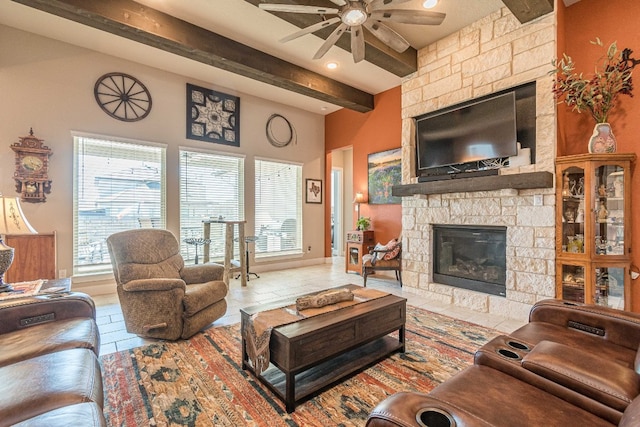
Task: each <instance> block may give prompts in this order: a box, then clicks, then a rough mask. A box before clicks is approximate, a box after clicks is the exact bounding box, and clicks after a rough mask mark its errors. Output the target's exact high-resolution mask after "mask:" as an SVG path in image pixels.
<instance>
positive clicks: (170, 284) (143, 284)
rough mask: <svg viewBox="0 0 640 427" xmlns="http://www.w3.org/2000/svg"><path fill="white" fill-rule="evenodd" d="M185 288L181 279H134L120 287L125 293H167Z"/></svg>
mask: <svg viewBox="0 0 640 427" xmlns="http://www.w3.org/2000/svg"><path fill="white" fill-rule="evenodd" d="M185 288H186V284H185V283H184V280H182V279H136V280H131V281H129V282H127V283H124V284H123V285H122V289H124V290H125V291H127V292H144V291H168V290H171V289H182V290H184V289H185Z"/></svg>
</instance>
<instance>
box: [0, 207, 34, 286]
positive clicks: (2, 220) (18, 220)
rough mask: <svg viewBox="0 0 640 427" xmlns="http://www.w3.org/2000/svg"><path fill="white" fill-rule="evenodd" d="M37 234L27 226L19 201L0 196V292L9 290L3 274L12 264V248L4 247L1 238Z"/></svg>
mask: <svg viewBox="0 0 640 427" xmlns="http://www.w3.org/2000/svg"><path fill="white" fill-rule="evenodd" d="M37 233H38V232H37V231H36V230H34V228H33V227H32V226H31V224H29V221H27V218H25V216H24V213H22V209H21V208H20V200H19V199H18V198H17V197H7V196H3V195H2V194H0V292H3V291H7V290H10V289H11V287H10V286H9V285H5V283H4V281H3V278H4V273H5V272H6V271H7V270H8V269H9V267H11V263H12V262H13V248H11V247H9V246H7V245H5V243H4V242H3V241H2V237H3V236H4V235H5V234H37Z"/></svg>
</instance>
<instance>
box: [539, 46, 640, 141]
mask: <svg viewBox="0 0 640 427" xmlns="http://www.w3.org/2000/svg"><path fill="white" fill-rule="evenodd" d="M591 43H592V44H595V45H598V46H601V47H604V45H603V44H602V41H601V40H600V39H599V38H596V40H595V41H592V42H591ZM631 53H632V50H631V49H623V50H622V51H620V50H618V46H617V44H616V42H613V43H611V45H609V47H608V49H607V51H606V54H605V55H603V56H602V57H601V58H600V59H598V61H597V62H596V68H595V72H594V74H593V75H592V76H588V77H585V76H584V75H583V73H576V72H575V64H574V62H573V59H571V57H570V56H568V55H567V54H563V55H562V59H559V60H557V59H556V60H554V61H552V65H553V66H554V69H553V70H552V71H550V72H549V74H551V75H556V76H557V78H556V81H555V83H554V86H553V93H554V95H555V97H556V99H559V100H561V101H563V102H564V103H565V104H567V105H568V106H570V107H571V109H572V110H573V111H576V112H578V113H582V112H585V111H586V112H589V113H590V114H591V116H592V117H593V118H594V120H595V121H596V125H595V127H594V130H593V135H591V139H590V140H589V152H590V153H613V152H615V151H616V140H615V137H614V136H613V132H612V130H611V126H610V125H609V123H608V118H609V113H610V112H611V109H612V108H613V107H614V106H615V105H616V102H617V100H618V96H620V95H628V96H633V94H632V91H633V83H632V81H631V74H632V70H633V68H634V67H635V66H636V65H637V64H638V63H640V60H636V59H632V58H631Z"/></svg>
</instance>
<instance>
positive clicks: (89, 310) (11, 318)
mask: <svg viewBox="0 0 640 427" xmlns="http://www.w3.org/2000/svg"><path fill="white" fill-rule="evenodd" d="M76 317H87V318H92V319H94V320H95V318H96V307H95V304H94V302H93V300H92V299H91V297H89V295H87V294H84V293H81V292H71V293H68V294H42V295H36V296H33V297H27V298H19V299H11V300H6V301H2V302H0V334H6V333H8V332H12V331H16V330H20V329H26V328H28V327H30V326H34V325H39V324H41V323H45V322H53V321H56V320H62V319H71V318H76Z"/></svg>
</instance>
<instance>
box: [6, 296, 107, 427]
mask: <svg viewBox="0 0 640 427" xmlns="http://www.w3.org/2000/svg"><path fill="white" fill-rule="evenodd" d="M95 319H96V311H95V305H94V303H93V300H91V298H90V297H89V296H87V295H85V294H82V293H69V294H50V295H40V296H35V297H28V298H20V299H9V300H4V301H0V427H4V426H10V425H11V426H13V425H16V426H22V427H25V426H46V427H57V426H65V427H68V426H82V427H88V426H105V425H106V423H105V418H104V415H103V413H102V407H103V403H104V402H103V390H102V375H101V370H100V364H99V363H98V352H99V349H100V336H99V332H98V327H97V325H96V321H95Z"/></svg>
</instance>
